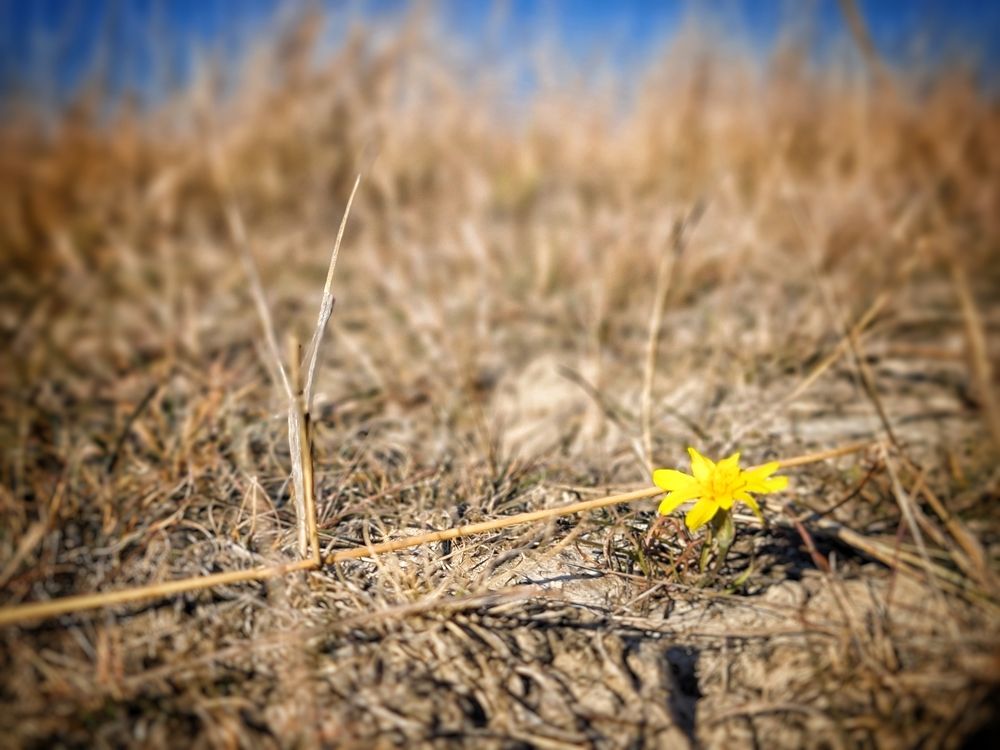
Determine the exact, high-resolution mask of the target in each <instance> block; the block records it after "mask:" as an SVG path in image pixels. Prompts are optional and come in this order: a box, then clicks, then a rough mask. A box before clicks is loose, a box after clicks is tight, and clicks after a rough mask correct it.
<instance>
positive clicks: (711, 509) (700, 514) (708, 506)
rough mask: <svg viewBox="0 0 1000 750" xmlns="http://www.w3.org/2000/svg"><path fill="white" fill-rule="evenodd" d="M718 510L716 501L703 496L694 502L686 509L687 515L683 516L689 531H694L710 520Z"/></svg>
mask: <svg viewBox="0 0 1000 750" xmlns="http://www.w3.org/2000/svg"><path fill="white" fill-rule="evenodd" d="M718 510H719V506H718V504H717V503H715V502H713V501H712V500H709V499H708V498H704V499H702V500H699V501H698V502H696V503H695V504H694V507H693V508H692V509H691V510H689V511H688V514H687V516H686V517H685V518H684V523H685V524H687V527H688V528H689V529H690V530H691V531H694V530H695V529H698V528H699V527H701V526H704V525H705V524H706V523H708V522H709V521H711V520H712V517H713V516H714V515H715V514H716V512H717V511H718Z"/></svg>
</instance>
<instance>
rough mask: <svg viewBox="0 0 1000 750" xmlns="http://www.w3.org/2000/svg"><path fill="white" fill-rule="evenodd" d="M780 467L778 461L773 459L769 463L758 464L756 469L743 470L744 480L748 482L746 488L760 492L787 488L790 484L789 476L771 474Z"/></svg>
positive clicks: (748, 490) (749, 490)
mask: <svg viewBox="0 0 1000 750" xmlns="http://www.w3.org/2000/svg"><path fill="white" fill-rule="evenodd" d="M778 467H779V464H778V462H777V461H772V462H771V463H769V464H764V465H763V466H758V467H757V468H756V469H750V470H749V471H745V472H743V480H744V482H746V485H745V486H744V489H745V490H746V491H747V492H758V493H766V492H778V491H779V490H783V489H785V488H786V487H787V486H788V477H772V476H771V475H772V474H773V473H774V472H776V471H777V470H778Z"/></svg>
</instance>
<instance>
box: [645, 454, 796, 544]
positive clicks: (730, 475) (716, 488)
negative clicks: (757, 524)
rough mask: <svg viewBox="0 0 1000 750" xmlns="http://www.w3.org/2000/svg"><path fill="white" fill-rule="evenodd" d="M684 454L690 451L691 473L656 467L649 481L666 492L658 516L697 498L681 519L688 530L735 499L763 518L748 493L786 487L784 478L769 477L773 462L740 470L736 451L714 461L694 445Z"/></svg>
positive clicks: (725, 507) (705, 520)
mask: <svg viewBox="0 0 1000 750" xmlns="http://www.w3.org/2000/svg"><path fill="white" fill-rule="evenodd" d="M688 453H690V454H691V474H685V473H684V472H682V471H675V470H674V469H657V470H656V471H654V472H653V482H654V483H655V484H656V486H657V487H662V488H663V489H665V490H666V491H667V496H666V497H665V498H663V502H661V503H660V514H661V515H664V516H666V515H668V514H670V513H673V512H674V511H675V510H677V507H678V506H679V505H680V504H681V503H685V502H687V501H688V500H697V501H698V502H696V503H695V504H694V507H693V508H692V509H691V510H689V511H688V514H687V516H686V517H685V519H684V522H685V523H686V524H687V527H688V528H689V529H690V530H691V531H694V530H695V529H697V528H698V527H700V526H704V525H705V524H706V523H708V522H709V521H711V520H712V518H713V517H714V516H715V514H716V513H717V512H718V510H719V509H720V508H722V509H723V510H727V511H728V510H729V509H730V508H731V507H733V503H734V502H736V501H737V500H739V501H740V502H742V503H746V504H747V505H749V506H750V509H751V510H752V511H753V512H754V513H755V514H756V515H757V517H758V518H761V519H763V516H762V515H761V512H760V507H759V506H758V505H757V501H756V500H754V499H753V496H752V495H751V494H750V493H751V492H756V493H758V494H760V493H765V492H778V491H779V490H783V489H785V488H786V487H787V486H788V477H772V476H771V475H772V474H773V473H774V472H776V471H777V470H778V462H777V461H772V462H771V463H769V464H764V465H763V466H758V467H757V468H755V469H748V470H746V471H743V470H742V469H740V454H739V453H734V454H733V455H731V456H729V458H724V459H722V460H721V461H719V462H718V463H715V462H714V461H712V460H710V459H707V458H705V457H704V456H703V455H701V454H700V453H699V452H698V451H696V450H695V449H694V448H688ZM692 475H693V476H692Z"/></svg>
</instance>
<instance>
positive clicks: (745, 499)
mask: <svg viewBox="0 0 1000 750" xmlns="http://www.w3.org/2000/svg"><path fill="white" fill-rule="evenodd" d="M736 499H737V500H739V501H740V502H742V503H746V504H747V505H749V506H750V510H752V511H753V514H754V515H755V516H757V518H759V519H760V520H761V521H763V520H764V514H763V513H761V512H760V506H759V505H757V501H756V500H754V499H753V495H751V494H750V493H749V492H737V493H736Z"/></svg>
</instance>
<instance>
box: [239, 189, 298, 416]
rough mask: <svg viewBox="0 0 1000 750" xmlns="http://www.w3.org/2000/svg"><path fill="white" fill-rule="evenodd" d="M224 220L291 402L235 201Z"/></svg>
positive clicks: (286, 377)
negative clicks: (237, 252)
mask: <svg viewBox="0 0 1000 750" xmlns="http://www.w3.org/2000/svg"><path fill="white" fill-rule="evenodd" d="M226 219H227V221H228V224H229V232H230V234H231V235H232V238H233V242H234V243H235V245H236V249H237V250H238V251H239V254H240V261H241V262H242V263H243V270H244V271H245V272H246V276H247V281H249V282H250V293H251V295H252V296H253V301H254V306H255V307H256V309H257V315H258V317H259V318H260V324H261V328H263V329H264V338H265V340H266V341H267V348H268V350H269V352H270V354H271V359H272V360H273V362H274V365H275V367H276V368H277V370H278V374H279V375H280V377H281V387H282V388H283V389H284V391H285V396H286V397H287V398H288V399H289V400H291V399H292V398H294V394H293V393H292V386H291V383H289V382H288V374H287V373H286V372H285V365H284V364H283V363H282V360H281V351H280V350H279V349H278V337H277V336H276V335H275V333H274V322H273V321H272V320H271V310H270V308H269V307H268V304H267V298H266V297H265V295H264V287H263V285H262V284H261V282H260V274H259V273H258V272H257V264H256V263H254V260H253V254H252V253H251V252H250V242H249V239H248V238H247V231H246V225H245V224H244V223H243V216H242V214H241V213H240V210H239V208H238V207H237V206H236V203H235V201H232V200H230V201H229V202H228V204H227V206H226Z"/></svg>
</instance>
